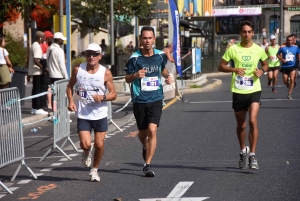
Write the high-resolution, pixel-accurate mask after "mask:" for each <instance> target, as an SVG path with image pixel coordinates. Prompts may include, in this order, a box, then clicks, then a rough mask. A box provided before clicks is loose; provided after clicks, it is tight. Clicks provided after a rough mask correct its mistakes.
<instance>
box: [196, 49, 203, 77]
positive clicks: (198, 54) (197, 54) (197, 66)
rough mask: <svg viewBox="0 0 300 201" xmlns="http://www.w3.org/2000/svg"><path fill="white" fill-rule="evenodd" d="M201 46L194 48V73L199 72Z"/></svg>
mask: <svg viewBox="0 0 300 201" xmlns="http://www.w3.org/2000/svg"><path fill="white" fill-rule="evenodd" d="M201 57H202V55H201V48H196V57H195V68H196V73H201Z"/></svg>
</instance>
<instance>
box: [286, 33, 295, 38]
mask: <svg viewBox="0 0 300 201" xmlns="http://www.w3.org/2000/svg"><path fill="white" fill-rule="evenodd" d="M292 37H294V34H290V35H288V36H287V37H286V39H288V38H292Z"/></svg>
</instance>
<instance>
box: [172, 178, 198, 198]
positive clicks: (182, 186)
mask: <svg viewBox="0 0 300 201" xmlns="http://www.w3.org/2000/svg"><path fill="white" fill-rule="evenodd" d="M193 183H194V182H193V181H189V182H179V183H178V184H177V185H176V186H175V188H174V189H173V190H172V191H171V193H170V194H169V195H168V196H167V198H180V197H182V196H183V194H184V193H185V192H186V191H187V190H188V189H189V188H190V187H191V186H192V185H193Z"/></svg>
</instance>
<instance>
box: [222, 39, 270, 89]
mask: <svg viewBox="0 0 300 201" xmlns="http://www.w3.org/2000/svg"><path fill="white" fill-rule="evenodd" d="M222 58H223V59H224V60H225V61H228V62H229V61H230V60H233V61H234V67H235V68H246V70H245V75H244V76H243V77H241V76H239V75H237V74H236V73H232V79H231V91H232V92H234V93H239V94H250V93H254V92H256V91H261V84H260V80H259V78H258V77H256V75H255V69H256V68H257V64H258V62H259V61H260V60H261V61H264V60H266V59H267V58H268V56H267V54H266V53H265V51H264V50H263V49H262V48H261V47H260V46H258V45H256V44H255V43H253V45H252V46H251V47H249V48H245V47H242V46H241V44H240V43H238V44H236V45H233V46H231V47H230V48H229V49H228V50H227V51H226V52H225V54H224V55H223V57H222Z"/></svg>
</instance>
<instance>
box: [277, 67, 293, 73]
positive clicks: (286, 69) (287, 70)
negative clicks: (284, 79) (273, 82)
mask: <svg viewBox="0 0 300 201" xmlns="http://www.w3.org/2000/svg"><path fill="white" fill-rule="evenodd" d="M294 70H296V68H295V67H288V68H282V67H281V69H280V72H282V73H283V74H287V75H289V74H290V73H291V72H292V71H294Z"/></svg>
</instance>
